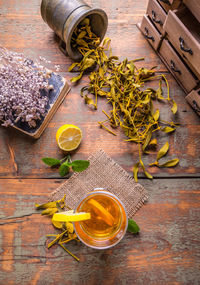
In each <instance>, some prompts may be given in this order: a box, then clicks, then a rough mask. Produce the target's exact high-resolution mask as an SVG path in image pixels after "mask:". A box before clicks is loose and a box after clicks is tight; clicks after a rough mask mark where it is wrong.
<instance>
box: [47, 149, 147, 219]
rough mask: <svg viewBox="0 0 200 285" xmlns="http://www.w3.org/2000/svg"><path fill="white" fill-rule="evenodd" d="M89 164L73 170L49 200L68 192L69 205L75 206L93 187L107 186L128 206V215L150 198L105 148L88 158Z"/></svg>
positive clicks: (105, 187)
mask: <svg viewBox="0 0 200 285" xmlns="http://www.w3.org/2000/svg"><path fill="white" fill-rule="evenodd" d="M89 161H90V165H89V167H88V168H87V169H86V170H85V171H83V172H79V173H74V174H73V175H72V176H71V177H70V178H69V179H68V180H66V182H64V183H63V184H62V185H61V186H60V187H58V188H57V189H56V190H55V191H54V192H53V193H51V195H50V200H53V201H55V200H59V199H61V198H62V197H63V196H64V194H66V204H67V205H68V206H70V207H71V208H72V209H73V208H74V207H75V206H76V205H77V203H78V202H79V200H80V199H81V198H82V197H83V196H84V195H85V194H86V193H88V192H90V191H92V190H93V189H94V188H104V189H106V190H108V191H110V192H112V193H113V194H115V195H116V196H117V197H118V198H119V199H120V200H121V201H122V202H123V203H124V205H125V207H126V211H127V214H128V217H129V218H131V217H132V216H133V215H134V214H135V212H136V211H137V210H138V209H139V208H140V207H141V206H142V205H143V204H144V202H145V201H146V200H147V195H146V190H145V189H144V187H143V186H142V185H140V184H139V183H136V182H135V181H134V179H133V178H132V177H131V176H130V175H129V174H128V173H127V172H126V171H125V170H124V169H123V168H122V167H121V166H119V165H118V164H117V163H116V162H115V161H114V160H113V159H111V158H110V157H109V156H108V155H107V154H106V153H105V152H104V151H103V150H99V151H98V152H96V153H94V154H93V155H91V156H90V157H89Z"/></svg>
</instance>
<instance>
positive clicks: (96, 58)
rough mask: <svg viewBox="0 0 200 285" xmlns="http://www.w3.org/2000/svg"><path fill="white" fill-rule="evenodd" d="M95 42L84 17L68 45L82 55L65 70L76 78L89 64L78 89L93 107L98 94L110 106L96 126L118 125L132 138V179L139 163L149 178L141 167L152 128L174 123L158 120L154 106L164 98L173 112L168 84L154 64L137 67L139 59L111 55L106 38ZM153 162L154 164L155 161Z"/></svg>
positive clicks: (170, 129) (171, 127)
mask: <svg viewBox="0 0 200 285" xmlns="http://www.w3.org/2000/svg"><path fill="white" fill-rule="evenodd" d="M99 42H100V39H99V38H98V37H97V36H96V35H95V34H94V33H93V32H92V31H91V26H90V21H89V19H85V20H84V22H82V23H81V24H80V26H78V27H77V29H76V30H75V32H74V36H73V43H72V45H73V47H74V48H76V49H78V50H79V52H80V53H81V54H82V56H83V58H82V60H81V61H80V62H76V63H73V64H72V65H71V67H70V68H69V71H75V72H78V73H79V75H78V76H76V77H73V78H72V79H71V81H72V82H77V81H78V80H80V79H81V77H82V76H83V74H84V73H86V72H88V71H90V70H91V67H93V71H92V72H90V74H89V83H88V84H87V85H86V86H84V87H83V88H82V89H81V96H82V97H83V99H84V100H85V103H86V104H88V105H89V106H92V107H94V109H95V110H96V109H97V99H98V96H101V97H105V98H106V99H107V101H108V102H109V103H110V104H111V106H112V110H110V113H109V114H107V113H106V112H105V111H103V113H104V114H105V116H106V120H105V121H102V122H98V123H99V125H100V127H101V128H104V129H105V130H107V131H108V132H110V133H111V134H113V135H116V133H115V132H114V131H113V130H111V129H110V128H109V127H107V126H106V124H109V125H110V127H111V128H114V129H115V128H117V127H121V129H122V130H123V131H124V133H125V135H126V136H127V137H128V139H126V141H130V142H135V143H137V144H138V146H139V161H138V162H137V163H136V164H135V165H134V167H133V175H134V178H135V180H136V181H137V176H138V171H139V167H141V169H142V170H143V172H144V174H145V175H146V177H147V178H149V179H152V178H153V176H152V175H151V174H150V173H148V172H147V171H146V169H145V166H144V163H143V161H142V154H143V153H144V154H148V148H149V147H150V146H156V145H157V140H156V138H153V136H154V135H155V133H156V132H158V131H162V132H164V133H171V132H173V131H175V130H176V128H177V126H178V124H175V123H174V122H166V121H163V120H161V118H160V110H159V109H155V107H154V102H155V101H163V102H168V104H169V106H170V108H171V112H172V114H176V112H177V104H176V102H175V101H174V100H173V99H171V98H170V95H169V84H168V81H167V79H166V77H165V75H163V74H160V75H155V67H152V68H151V69H146V68H139V69H138V68H137V67H136V65H135V62H136V61H138V60H142V59H136V60H131V61H129V60H128V59H125V60H123V61H119V59H118V57H116V56H113V55H112V50H111V48H110V43H111V40H110V39H109V38H106V39H105V40H104V41H103V43H102V45H101V46H100V45H99ZM150 80H159V87H158V89H157V90H154V89H153V88H149V87H147V88H146V86H145V84H146V82H147V81H150ZM163 82H164V83H165V84H166V87H167V95H166V96H164V94H163V90H162V85H163ZM91 96H93V97H91ZM159 155H160V154H159ZM157 160H158V159H157ZM177 161H178V159H175V160H172V161H171V162H168V163H164V164H162V167H171V166H175V165H176V164H177ZM152 165H153V164H152ZM154 165H156V166H158V165H157V164H155V163H154ZM160 166H161V165H160Z"/></svg>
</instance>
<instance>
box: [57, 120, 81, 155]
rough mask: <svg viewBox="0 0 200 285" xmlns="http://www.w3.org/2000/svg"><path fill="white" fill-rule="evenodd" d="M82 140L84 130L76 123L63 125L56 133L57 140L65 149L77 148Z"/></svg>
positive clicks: (61, 147)
mask: <svg viewBox="0 0 200 285" xmlns="http://www.w3.org/2000/svg"><path fill="white" fill-rule="evenodd" d="M81 140H82V131H81V129H80V128H79V127H77V126H75V125H70V124H66V125H63V126H61V127H60V128H59V129H58V130H57V133H56V141H57V143H58V146H59V148H60V149H62V150H64V151H72V150H75V149H76V148H77V147H78V146H79V144H80V143H81Z"/></svg>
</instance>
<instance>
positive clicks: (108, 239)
mask: <svg viewBox="0 0 200 285" xmlns="http://www.w3.org/2000/svg"><path fill="white" fill-rule="evenodd" d="M75 212H76V213H77V212H86V213H90V214H91V219H88V220H85V221H79V222H74V228H75V232H76V234H77V236H78V238H79V239H80V240H81V241H82V242H83V243H84V244H85V245H87V246H89V247H92V248H96V249H107V248H110V247H112V246H114V245H116V244H117V243H119V242H120V240H121V239H122V238H123V237H124V235H125V233H126V230H127V226H128V217H127V213H126V210H125V207H124V205H123V203H122V202H121V201H120V200H119V198H118V197H117V196H115V195H114V194H112V193H111V192H109V191H107V190H105V189H103V188H98V189H94V191H92V192H89V193H88V194H86V195H85V196H84V197H83V198H82V199H81V200H80V201H79V203H78V205H77V206H76V208H75Z"/></svg>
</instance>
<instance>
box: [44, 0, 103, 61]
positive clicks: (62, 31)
mask: <svg viewBox="0 0 200 285" xmlns="http://www.w3.org/2000/svg"><path fill="white" fill-rule="evenodd" d="M41 15H42V18H43V20H44V21H45V22H46V23H47V24H48V25H49V27H50V28H51V29H52V30H54V31H55V33H56V34H57V35H58V36H59V37H60V39H61V40H62V44H63V43H64V47H65V50H66V52H67V53H68V55H69V56H70V57H71V58H72V59H74V60H80V59H81V57H82V56H81V54H80V53H79V52H78V51H77V50H74V49H72V47H71V37H72V34H73V32H74V30H75V28H76V27H77V25H78V24H79V23H80V22H81V21H82V20H83V19H85V18H86V17H88V18H89V19H90V23H91V27H92V30H93V32H94V33H95V34H96V35H97V36H98V37H100V39H101V40H102V39H103V37H104V35H105V33H106V30H107V26H108V18H107V15H106V13H105V12H104V11H103V10H102V9H97V8H91V7H90V6H89V5H88V4H86V3H85V2H84V1H82V0H42V3H41ZM62 46H63V45H62Z"/></svg>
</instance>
